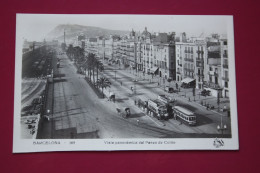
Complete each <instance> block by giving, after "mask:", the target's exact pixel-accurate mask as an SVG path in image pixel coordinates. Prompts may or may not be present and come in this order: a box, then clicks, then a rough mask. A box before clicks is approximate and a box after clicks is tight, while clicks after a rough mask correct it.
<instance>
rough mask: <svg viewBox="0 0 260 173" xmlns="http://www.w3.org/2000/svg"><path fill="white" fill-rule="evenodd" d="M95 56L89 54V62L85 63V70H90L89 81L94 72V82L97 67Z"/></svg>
mask: <svg viewBox="0 0 260 173" xmlns="http://www.w3.org/2000/svg"><path fill="white" fill-rule="evenodd" d="M95 61H96V60H95V55H94V54H92V53H89V54H88V55H87V60H86V62H85V63H84V68H85V69H88V76H89V79H91V76H92V73H91V70H93V81H94V67H95Z"/></svg>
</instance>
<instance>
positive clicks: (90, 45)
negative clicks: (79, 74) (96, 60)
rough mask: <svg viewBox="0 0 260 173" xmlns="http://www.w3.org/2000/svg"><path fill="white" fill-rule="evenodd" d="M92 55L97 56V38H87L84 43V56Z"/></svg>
mask: <svg viewBox="0 0 260 173" xmlns="http://www.w3.org/2000/svg"><path fill="white" fill-rule="evenodd" d="M88 53H93V54H95V55H99V49H98V38H88V39H86V42H85V54H88Z"/></svg>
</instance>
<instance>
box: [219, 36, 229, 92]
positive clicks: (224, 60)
mask: <svg viewBox="0 0 260 173" xmlns="http://www.w3.org/2000/svg"><path fill="white" fill-rule="evenodd" d="M220 46H221V68H222V69H221V71H222V87H223V90H222V96H223V97H229V70H228V67H229V66H228V45H227V39H222V40H221V41H220Z"/></svg>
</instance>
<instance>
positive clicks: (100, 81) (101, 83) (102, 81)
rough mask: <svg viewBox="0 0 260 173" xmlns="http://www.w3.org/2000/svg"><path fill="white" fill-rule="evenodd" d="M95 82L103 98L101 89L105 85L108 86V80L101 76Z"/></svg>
mask: <svg viewBox="0 0 260 173" xmlns="http://www.w3.org/2000/svg"><path fill="white" fill-rule="evenodd" d="M96 84H97V86H98V87H99V88H101V89H102V95H103V98H104V92H103V89H104V88H106V87H110V85H111V83H110V81H109V80H108V79H107V78H105V77H101V78H100V79H98V80H97V83H96Z"/></svg>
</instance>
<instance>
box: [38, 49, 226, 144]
mask: <svg viewBox="0 0 260 173" xmlns="http://www.w3.org/2000/svg"><path fill="white" fill-rule="evenodd" d="M57 56H58V58H60V68H56V66H54V76H55V78H54V80H53V85H50V88H52V87H53V91H54V92H53V96H52V97H53V100H52V101H51V100H50V99H48V100H49V102H51V103H53V104H51V103H49V104H51V105H52V106H51V105H49V107H50V108H49V109H51V113H50V114H51V116H50V121H47V120H46V121H45V122H44V126H43V129H42V130H41V135H40V136H41V137H40V138H63V139H66V138H148V137H149V138H150V137H156V138H158V137H215V136H219V132H218V131H217V128H216V127H217V125H218V124H220V115H219V114H217V113H214V112H212V111H208V110H206V109H205V108H204V107H202V106H201V105H199V104H194V103H193V102H188V101H187V99H185V98H182V97H176V96H177V95H176V94H168V93H165V92H164V91H163V89H162V88H159V87H158V83H157V82H155V81H152V82H150V81H149V80H148V77H147V79H146V80H141V78H138V77H136V76H135V75H134V74H133V72H131V73H130V70H124V69H118V67H117V66H108V65H105V70H104V72H103V73H101V74H100V75H101V76H104V77H107V78H109V79H110V81H111V83H112V85H111V87H110V88H107V89H105V91H104V92H114V93H115V94H116V101H115V103H114V102H111V101H108V99H102V98H99V97H98V96H97V95H96V94H95V92H94V91H93V89H92V88H91V87H90V86H89V84H88V83H87V82H86V80H85V76H84V75H81V74H77V70H76V67H75V66H74V64H73V62H71V61H70V60H69V59H68V58H67V56H66V55H64V54H63V55H57ZM53 61H54V63H53V64H55V63H56V60H55V59H54V60H53ZM115 70H116V73H115ZM135 80H137V81H136V82H135ZM121 83H122V85H121ZM131 86H132V87H135V88H136V94H134V92H132V91H131ZM159 94H168V95H170V96H171V97H175V98H177V104H179V105H183V106H185V107H187V106H188V107H189V108H190V109H192V110H193V111H194V112H195V113H196V114H197V122H198V123H197V126H195V127H190V126H187V125H184V124H180V122H179V121H177V120H173V119H170V120H168V121H159V120H157V119H155V118H152V117H150V116H147V115H145V114H144V113H143V110H141V109H140V108H138V107H137V106H136V105H135V104H134V101H135V100H137V99H142V100H148V99H149V98H150V99H155V98H157V96H158V95H159ZM51 95H52V93H51ZM125 107H129V108H130V109H131V117H130V118H128V119H124V118H123V117H122V116H120V115H119V114H118V113H117V111H116V109H117V108H119V109H121V110H123V109H124V108H125ZM52 112H53V113H52ZM223 122H224V123H225V124H227V125H228V129H229V130H227V131H226V132H225V134H230V120H229V118H228V117H226V116H223Z"/></svg>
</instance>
